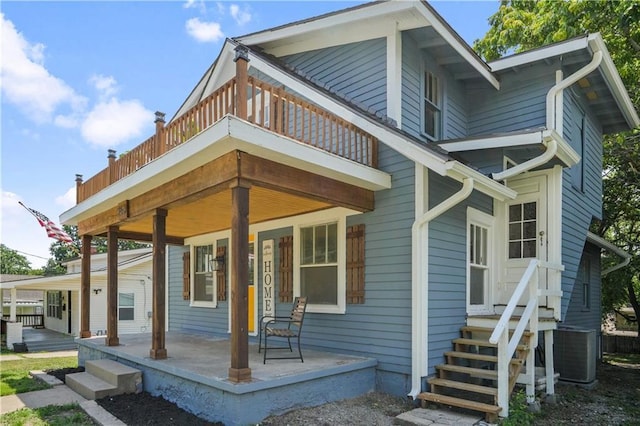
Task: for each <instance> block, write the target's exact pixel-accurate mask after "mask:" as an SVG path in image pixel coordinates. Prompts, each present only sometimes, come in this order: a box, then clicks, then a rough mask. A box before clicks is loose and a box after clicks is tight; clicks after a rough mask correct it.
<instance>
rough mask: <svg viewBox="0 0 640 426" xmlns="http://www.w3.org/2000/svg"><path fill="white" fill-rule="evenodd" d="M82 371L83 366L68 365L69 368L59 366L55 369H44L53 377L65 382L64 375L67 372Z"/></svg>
mask: <svg viewBox="0 0 640 426" xmlns="http://www.w3.org/2000/svg"><path fill="white" fill-rule="evenodd" d="M82 372H84V367H69V368H59V369H57V370H45V373H47V374H48V375H50V376H53V377H55V378H56V379H58V380H60V381H62V382H63V383H67V382H66V381H65V376H66V375H67V374H73V373H82Z"/></svg>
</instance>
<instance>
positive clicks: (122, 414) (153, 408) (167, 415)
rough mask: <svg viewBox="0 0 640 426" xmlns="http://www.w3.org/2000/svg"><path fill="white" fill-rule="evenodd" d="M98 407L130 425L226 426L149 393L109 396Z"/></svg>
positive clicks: (100, 400) (99, 402) (100, 401)
mask: <svg viewBox="0 0 640 426" xmlns="http://www.w3.org/2000/svg"><path fill="white" fill-rule="evenodd" d="M96 402H97V403H98V405H100V406H101V407H102V408H104V409H105V410H107V411H108V412H110V413H111V414H113V415H114V416H116V417H117V418H119V419H120V420H122V421H123V422H124V423H126V424H128V425H136V426H147V425H148V426H151V425H189V426H214V425H215V426H224V424H223V423H211V422H208V421H206V420H203V419H201V418H199V417H196V416H194V415H193V414H191V413H188V412H186V411H184V410H183V409H182V408H180V407H178V406H177V405H175V404H173V403H171V402H169V401H167V400H165V399H162V398H160V397H156V396H151V394H149V393H147V392H142V393H138V394H128V395H118V396H109V397H106V398H102V399H98V400H96Z"/></svg>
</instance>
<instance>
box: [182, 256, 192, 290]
mask: <svg viewBox="0 0 640 426" xmlns="http://www.w3.org/2000/svg"><path fill="white" fill-rule="evenodd" d="M182 299H183V300H190V299H191V252H189V251H187V252H185V253H183V254H182Z"/></svg>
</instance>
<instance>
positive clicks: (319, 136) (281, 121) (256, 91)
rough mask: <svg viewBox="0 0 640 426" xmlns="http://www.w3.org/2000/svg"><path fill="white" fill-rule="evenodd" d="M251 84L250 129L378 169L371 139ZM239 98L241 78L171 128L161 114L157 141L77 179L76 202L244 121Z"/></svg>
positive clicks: (253, 80) (259, 84)
mask: <svg viewBox="0 0 640 426" xmlns="http://www.w3.org/2000/svg"><path fill="white" fill-rule="evenodd" d="M246 82H247V85H246V90H247V93H246V115H247V118H246V119H247V121H249V122H250V123H253V124H255V125H256V126H260V127H262V128H264V129H267V130H270V131H272V132H275V133H277V134H279V135H282V136H285V137H288V138H291V139H295V140H296V141H299V142H301V143H305V144H308V145H311V146H314V147H316V148H319V149H322V150H324V151H327V152H331V153H333V154H336V155H339V156H341V157H343V158H347V159H349V160H352V161H355V162H358V163H361V164H364V165H367V166H370V167H377V152H378V146H377V142H378V141H377V139H376V138H374V137H373V136H372V135H370V134H369V133H367V132H365V131H363V130H361V129H359V128H357V127H355V126H354V125H352V124H351V123H349V122H348V121H346V120H344V119H342V118H340V117H338V116H336V115H334V114H331V113H330V112H327V111H325V110H323V109H321V108H318V107H317V106H315V105H313V104H311V103H309V102H308V101H305V100H304V99H302V98H299V97H297V96H294V95H292V94H291V93H289V92H286V91H285V90H284V89H282V88H278V87H275V86H273V85H271V84H268V83H266V82H263V81H260V80H258V79H256V78H254V77H247V78H246ZM240 94H242V93H240ZM240 98H243V97H240V96H238V84H237V78H232V79H231V80H229V81H228V82H227V83H225V84H224V85H222V86H221V87H220V88H218V89H217V90H216V91H214V92H213V93H211V94H210V95H209V96H207V97H206V98H205V99H203V100H202V101H200V102H199V103H198V104H197V105H196V106H194V107H193V108H191V109H190V110H189V111H187V112H186V113H184V114H183V115H181V116H180V117H178V118H176V119H175V120H173V121H172V122H171V123H169V124H168V125H167V126H164V125H163V124H164V120H163V118H162V117H163V116H164V115H163V114H161V113H157V114H156V116H157V117H156V126H157V127H156V134H155V135H154V136H151V137H150V138H149V139H147V140H146V141H144V142H143V143H141V144H140V145H138V146H137V147H135V148H134V149H132V150H131V151H128V152H126V153H124V154H122V155H121V156H120V157H119V158H117V159H116V158H115V152H110V156H109V166H108V167H107V168H105V169H104V170H102V171H100V172H99V173H98V174H96V175H95V176H93V177H91V178H90V179H88V180H87V181H85V182H82V179H81V177H80V176H78V177H77V179H76V183H77V202H78V203H79V202H81V201H84V200H86V199H87V198H89V197H91V196H92V195H95V194H97V193H98V192H99V191H101V190H103V189H104V188H106V187H107V186H109V185H111V184H112V183H114V182H117V181H118V180H120V179H122V178H124V177H126V176H129V175H131V174H133V173H135V172H136V171H137V170H139V169H140V168H141V167H144V166H145V165H147V164H149V163H150V162H151V161H153V160H155V159H156V158H158V157H160V156H161V155H163V154H164V153H166V152H168V151H170V150H172V149H173V148H175V147H177V146H178V145H181V144H183V143H186V142H187V141H189V140H190V139H191V138H193V137H194V136H196V135H198V134H200V133H201V132H203V131H204V130H206V129H207V128H208V127H210V126H211V125H213V124H214V123H216V122H217V121H218V120H220V119H221V118H222V117H224V116H225V115H227V114H232V115H241V114H237V113H238V99H240ZM243 113H244V111H243Z"/></svg>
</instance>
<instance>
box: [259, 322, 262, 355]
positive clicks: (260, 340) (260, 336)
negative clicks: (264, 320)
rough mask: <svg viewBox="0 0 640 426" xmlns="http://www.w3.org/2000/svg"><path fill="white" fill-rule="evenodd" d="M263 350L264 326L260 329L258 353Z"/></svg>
mask: <svg viewBox="0 0 640 426" xmlns="http://www.w3.org/2000/svg"><path fill="white" fill-rule="evenodd" d="M261 350H262V327H260V328H259V329H258V353H260V351H261Z"/></svg>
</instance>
